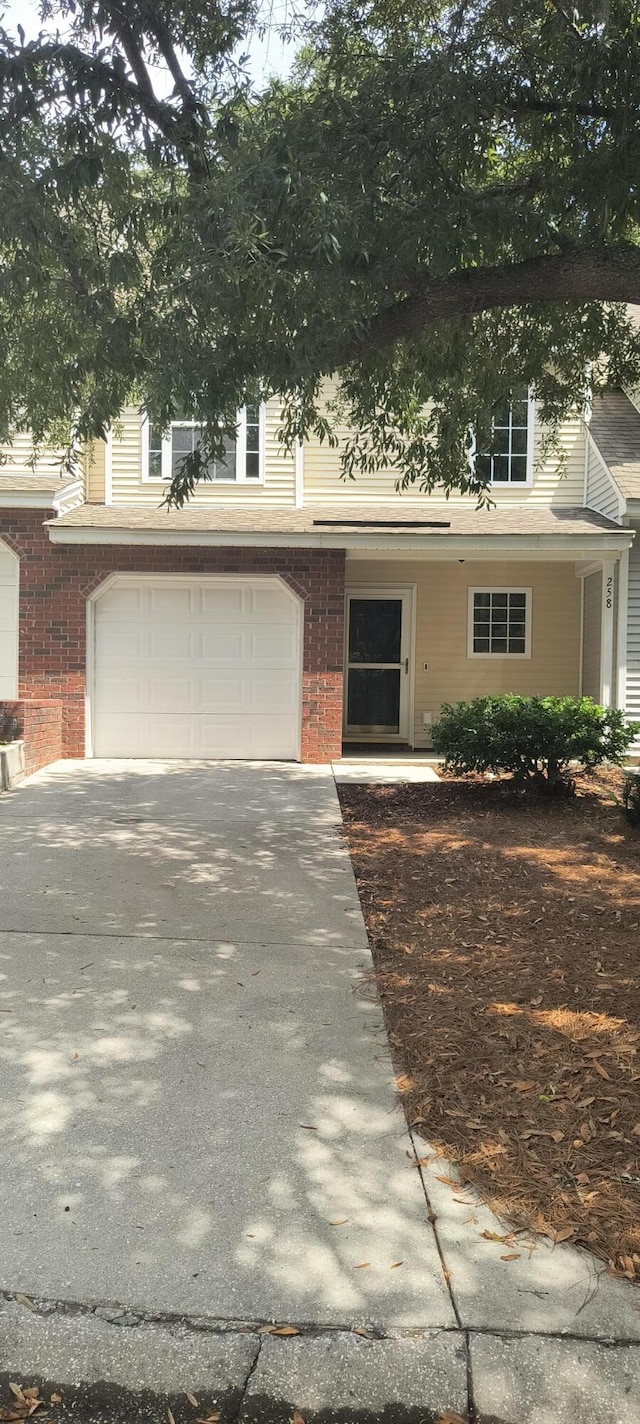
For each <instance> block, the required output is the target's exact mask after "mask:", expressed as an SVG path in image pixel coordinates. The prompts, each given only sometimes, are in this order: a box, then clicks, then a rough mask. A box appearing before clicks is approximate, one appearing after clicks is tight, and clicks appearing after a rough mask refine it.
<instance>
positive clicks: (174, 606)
mask: <svg viewBox="0 0 640 1424" xmlns="http://www.w3.org/2000/svg"><path fill="white" fill-rule="evenodd" d="M194 598H195V601H197V594H196V593H195V590H192V589H191V588H190V587H189V586H188V585H185V586H184V587H182V588H181V587H180V586H179V585H178V586H177V587H174V588H170V587H165V586H164V585H163V584H159V585H158V584H151V585H150V586H149V589H148V602H147V616H148V617H149V618H166V617H169V618H171V619H174V618H180V617H182V618H185V619H187V618H189V617H190V615H191V613H192V611H195V610H192V600H194Z"/></svg>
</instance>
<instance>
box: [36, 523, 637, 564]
mask: <svg viewBox="0 0 640 1424" xmlns="http://www.w3.org/2000/svg"><path fill="white" fill-rule="evenodd" d="M47 529H48V532H49V538H50V540H51V542H52V543H53V544H92V545H96V544H102V545H108V544H111V545H113V544H120V545H123V544H125V545H140V546H147V547H148V546H149V545H152V546H153V545H155V546H163V547H166V546H167V545H169V546H171V545H173V546H184V545H192V546H199V547H207V546H209V547H230V546H231V547H235V548H238V547H243V546H246V547H248V548H262V549H287V548H289V549H295V548H300V549H345V550H354V551H356V550H371V551H372V552H375V551H379V552H384V553H397V552H400V551H402V552H406V551H407V550H409V551H412V552H415V553H426V552H433V553H435V552H437V553H440V554H445V555H448V554H464V553H485V554H486V553H489V552H491V551H495V552H499V551H503V552H504V551H509V550H513V551H514V552H516V551H517V552H518V554H522V553H525V552H532V553H540V552H548V553H553V552H556V553H561V552H564V553H565V554H566V555H568V556H570V557H575V558H582V557H584V556H585V554H589V555H593V554H594V552H597V551H600V552H602V553H604V552H611V553H616V552H619V553H624V551H625V549H628V548H629V547H630V545H631V544H632V542H633V538H634V531H633V530H632V529H622V528H621V529H619V530H617V529H616V530H614V529H606V530H598V529H594V530H593V532H590V533H586V532H584V531H580V532H576V533H575V534H566V533H564V534H561V533H558V534H525V533H522V534H516V533H508V534H505V533H503V534H451V533H449V534H421V535H418V534H410V535H404V536H402V537H400V538H399V537H398V535H397V534H393V533H389V534H383V533H380V531H376V532H375V533H368V534H367V533H363V532H350V531H348V532H347V531H340V532H339V531H335V530H332V531H331V532H329V531H328V530H327V531H324V532H322V533H316V532H313V533H312V532H300V531H298V532H294V531H293V530H292V531H289V532H287V531H281V532H258V531H251V532H247V531H244V532H242V531H240V530H226V529H225V530H219V529H127V528H126V526H124V525H123V526H121V527H119V528H113V527H112V528H100V527H99V526H97V525H77V524H75V525H65V523H64V521H62V520H53V521H48V522H47Z"/></svg>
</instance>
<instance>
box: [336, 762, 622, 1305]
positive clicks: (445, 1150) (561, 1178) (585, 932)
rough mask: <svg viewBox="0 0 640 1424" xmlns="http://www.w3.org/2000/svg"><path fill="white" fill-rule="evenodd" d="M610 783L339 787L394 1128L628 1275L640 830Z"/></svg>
mask: <svg viewBox="0 0 640 1424" xmlns="http://www.w3.org/2000/svg"><path fill="white" fill-rule="evenodd" d="M619 789H620V777H619V775H618V773H617V772H609V773H606V774H603V775H601V776H599V777H597V778H589V779H587V778H585V779H584V780H581V781H580V782H579V785H578V793H577V795H576V797H575V798H573V799H570V800H566V801H548V800H538V799H536V800H533V801H527V802H526V804H525V802H524V801H523V799H522V798H521V797H519V796H515V795H514V794H513V793H512V792H510V791H509V789H508V788H507V787H506V785H505V783H504V782H494V783H491V784H489V783H486V782H484V781H481V780H480V779H477V780H476V781H475V782H474V781H471V782H470V781H466V780H465V781H462V780H456V779H453V778H450V779H446V780H445V781H443V782H442V783H440V784H439V785H438V784H427V785H403V786H375V787H358V786H344V787H341V788H340V800H341V803H342V808H343V815H344V821H345V827H346V834H347V837H348V841H349V846H350V849H351V854H352V859H353V864H354V868H355V872H356V877H357V881H358V888H359V891H360V897H361V901H362V905H363V910H364V914H365V918H366V922H367V928H368V932H369V938H370V942H371V948H372V951H373V957H374V963H375V970H376V979H377V985H378V989H379V992H380V995H381V999H382V1004H383V1008H384V1013H385V1018H386V1023H387V1029H388V1033H389V1038H390V1041H391V1046H392V1051H393V1054H394V1061H395V1067H396V1074H397V1082H398V1089H399V1092H400V1096H401V1099H402V1103H403V1106H404V1110H405V1113H406V1116H407V1119H408V1121H409V1123H410V1124H411V1126H412V1127H414V1128H415V1129H416V1130H417V1131H418V1132H419V1133H420V1134H421V1135H422V1136H423V1137H424V1138H425V1139H426V1140H427V1141H428V1142H429V1143H430V1144H431V1145H432V1146H433V1147H435V1149H436V1151H438V1152H439V1153H441V1154H442V1155H443V1156H446V1157H448V1158H451V1159H453V1160H454V1161H455V1162H456V1163H457V1165H458V1168H459V1171H460V1174H461V1176H462V1178H463V1180H465V1181H469V1182H472V1183H473V1184H474V1185H475V1186H476V1187H477V1188H479V1190H480V1193H481V1195H482V1196H483V1197H484V1199H485V1200H486V1201H487V1202H488V1203H489V1205H491V1206H492V1207H493V1209H494V1210H495V1211H496V1212H497V1213H498V1214H499V1215H501V1216H502V1217H503V1218H505V1219H506V1220H508V1221H509V1222H510V1223H511V1224H513V1225H514V1226H515V1227H521V1228H523V1229H527V1230H531V1229H534V1230H536V1231H539V1232H542V1233H543V1234H546V1235H547V1236H549V1237H550V1238H551V1239H553V1240H556V1241H557V1240H561V1241H571V1242H575V1243H577V1244H580V1245H582V1246H585V1247H588V1248H589V1249H590V1250H591V1251H593V1252H594V1253H595V1255H596V1256H598V1257H600V1258H601V1259H602V1260H603V1261H605V1262H606V1263H607V1265H608V1267H609V1269H610V1270H612V1271H615V1272H616V1274H622V1275H625V1276H626V1277H627V1278H628V1279H631V1280H636V1281H640V1057H639V1053H638V1049H639V1045H640V975H639V970H640V831H638V830H633V829H632V828H631V827H630V826H629V824H628V822H627V821H626V819H625V817H624V815H623V813H622V811H621V809H620V806H619V804H617V802H616V797H617V796H618V795H619Z"/></svg>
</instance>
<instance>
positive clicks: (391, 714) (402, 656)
mask: <svg viewBox="0 0 640 1424" xmlns="http://www.w3.org/2000/svg"><path fill="white" fill-rule="evenodd" d="M410 635H411V593H410V591H409V590H408V589H402V590H401V589H398V590H391V589H353V590H352V591H351V592H349V593H348V594H347V653H346V679H345V681H346V688H345V710H344V734H345V736H346V737H351V738H353V739H359V738H361V737H363V738H371V740H373V741H375V740H376V738H387V737H390V738H397V739H398V740H400V741H402V740H406V739H407V738H408V734H409V687H410V675H409V651H410V650H409V644H410Z"/></svg>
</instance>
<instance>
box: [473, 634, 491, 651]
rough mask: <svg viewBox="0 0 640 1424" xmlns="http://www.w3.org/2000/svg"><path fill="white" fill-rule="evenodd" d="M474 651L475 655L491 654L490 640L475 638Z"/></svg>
mask: <svg viewBox="0 0 640 1424" xmlns="http://www.w3.org/2000/svg"><path fill="white" fill-rule="evenodd" d="M473 651H474V653H488V652H489V639H488V638H476V637H474V639H473Z"/></svg>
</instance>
